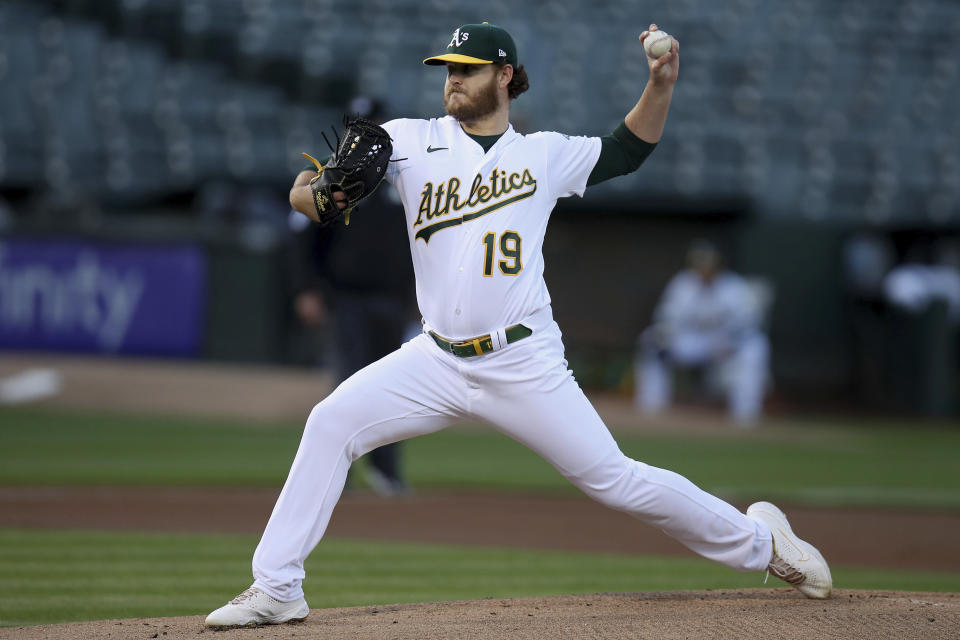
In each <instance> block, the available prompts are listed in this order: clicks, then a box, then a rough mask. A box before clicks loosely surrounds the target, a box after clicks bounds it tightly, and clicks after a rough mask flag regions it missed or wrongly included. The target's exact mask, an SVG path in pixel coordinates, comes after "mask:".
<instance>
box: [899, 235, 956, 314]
mask: <svg viewBox="0 0 960 640" xmlns="http://www.w3.org/2000/svg"><path fill="white" fill-rule="evenodd" d="M934 261H935V262H934V264H928V263H926V262H925V261H922V260H918V259H915V258H914V259H911V260H908V261H905V262H903V263H901V264H899V265H897V266H895V267H894V268H893V269H891V270H890V272H889V273H888V274H887V276H886V277H885V278H884V280H883V293H884V297H885V299H886V301H887V302H888V303H889V304H891V305H893V306H894V307H897V308H899V309H901V310H904V311H907V312H910V313H923V312H925V311H926V310H927V309H928V308H929V306H930V305H931V304H932V303H933V302H934V301H936V300H942V301H943V302H944V303H946V305H947V314H948V317H949V318H950V321H951V322H952V323H953V324H955V325H956V324H960V264H958V263H960V256H958V252H957V250H956V247H953V246H950V245H947V244H941V245H940V246H939V247H938V251H937V255H936V256H935V258H934Z"/></svg>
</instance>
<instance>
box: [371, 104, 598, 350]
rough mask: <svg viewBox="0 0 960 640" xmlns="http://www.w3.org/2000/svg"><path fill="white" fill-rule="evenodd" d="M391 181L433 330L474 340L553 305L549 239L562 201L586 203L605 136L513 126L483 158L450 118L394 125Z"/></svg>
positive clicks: (420, 297)
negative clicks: (547, 278)
mask: <svg viewBox="0 0 960 640" xmlns="http://www.w3.org/2000/svg"><path fill="white" fill-rule="evenodd" d="M384 128H385V129H386V130H387V131H388V132H389V133H390V137H391V138H393V150H394V151H393V157H394V158H397V159H400V160H398V161H396V162H391V163H390V165H389V168H388V170H387V180H388V181H390V182H391V183H392V184H393V185H394V187H396V189H397V191H398V192H399V194H400V198H401V199H402V201H403V207H404V210H405V211H406V216H407V231H408V234H409V239H410V246H411V254H412V255H413V267H414V271H415V273H416V279H417V302H418V303H419V305H420V312H421V313H422V314H423V317H424V320H425V321H426V323H427V326H428V327H429V328H431V329H433V330H434V331H436V332H437V333H439V334H440V335H442V336H445V337H448V338H469V337H472V336H477V335H482V334H486V333H489V332H491V331H494V330H496V329H500V328H503V327H506V326H510V325H513V324H516V323H518V322H521V321H522V320H523V319H524V318H526V317H528V316H530V315H531V314H533V313H534V312H535V311H537V310H539V309H542V308H544V307H546V306H547V305H548V304H549V303H550V295H549V294H548V293H547V287H546V283H545V282H544V280H543V269H544V264H543V252H542V248H543V238H544V234H545V233H546V229H547V221H548V219H549V217H550V212H551V211H552V210H553V207H554V205H555V204H556V202H557V199H558V198H562V197H564V196H570V195H573V194H576V195H579V196H582V195H583V191H584V189H585V188H586V185H587V178H588V177H589V176H590V172H591V171H592V170H593V167H594V165H596V163H597V159H598V158H599V157H600V139H599V138H590V137H582V136H567V135H564V134H560V133H553V132H540V133H534V134H531V135H521V134H519V133H517V132H516V131H514V129H513V127H512V126H510V127H509V128H508V129H507V131H506V133H504V134H503V136H501V138H500V139H499V140H498V141H497V142H496V144H494V145H493V147H491V148H490V150H489V151H487V152H486V153H484V151H483V149H482V148H481V147H480V145H479V144H478V143H477V142H476V141H474V140H473V139H471V138H470V136H468V135H467V134H466V133H464V132H463V130H462V129H461V128H460V124H459V123H458V122H457V121H456V120H455V119H454V118H452V117H450V116H446V117H444V118H435V119H431V120H392V121H390V122H388V123H386V124H385V125H384Z"/></svg>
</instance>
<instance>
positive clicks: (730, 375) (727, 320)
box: [634, 240, 770, 427]
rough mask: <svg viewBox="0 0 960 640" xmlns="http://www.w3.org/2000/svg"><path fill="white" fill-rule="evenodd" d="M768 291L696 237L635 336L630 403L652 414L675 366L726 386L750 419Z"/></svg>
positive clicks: (762, 363)
mask: <svg viewBox="0 0 960 640" xmlns="http://www.w3.org/2000/svg"><path fill="white" fill-rule="evenodd" d="M768 300H769V294H767V293H766V292H765V290H764V288H763V287H754V286H752V285H751V284H749V283H748V282H747V281H746V280H745V279H744V278H742V277H741V276H739V275H737V274H736V273H733V272H732V271H729V270H726V269H724V268H723V261H722V256H721V255H720V252H719V250H718V249H717V248H716V247H715V246H714V245H713V244H712V243H710V242H707V241H706V240H697V241H695V242H694V243H693V244H692V245H691V246H690V248H689V250H688V252H687V268H686V269H684V270H682V271H681V272H680V273H678V274H677V275H675V276H674V277H673V278H672V279H671V280H670V282H669V284H668V285H667V288H666V290H665V291H664V293H663V295H662V297H661V299H660V301H659V303H658V304H657V307H656V309H655V311H654V315H653V325H652V326H651V327H649V328H648V329H646V330H645V331H644V332H643V333H642V334H641V335H640V339H639V340H638V344H637V346H638V349H637V356H636V361H635V380H636V389H635V396H634V400H635V404H636V405H637V407H638V408H639V409H640V410H641V411H642V412H644V413H647V414H655V413H657V412H660V411H662V410H663V409H665V408H666V407H667V405H668V404H669V403H670V399H671V395H672V392H673V379H672V374H673V371H672V370H673V369H674V368H687V369H695V370H698V371H702V372H703V374H704V382H705V383H706V385H707V388H708V389H709V390H711V391H719V392H723V393H725V394H726V398H727V405H728V408H729V412H730V414H731V417H732V418H733V420H734V421H735V422H736V424H737V425H739V426H743V427H750V426H753V425H754V424H755V423H756V421H757V419H758V418H759V417H760V413H761V411H762V409H763V396H764V392H765V390H766V385H767V380H768V367H769V361H770V343H769V341H768V339H767V336H766V334H765V333H764V332H763V319H764V316H765V313H766V306H767V304H768Z"/></svg>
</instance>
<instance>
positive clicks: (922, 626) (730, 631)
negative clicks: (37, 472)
mask: <svg viewBox="0 0 960 640" xmlns="http://www.w3.org/2000/svg"><path fill="white" fill-rule="evenodd" d="M958 632H960V596H957V595H955V594H943V593H905V592H897V593H894V592H885V591H839V592H837V593H836V594H835V596H834V597H833V598H832V599H830V600H825V601H817V600H807V599H805V598H803V597H802V596H801V595H800V594H798V593H797V592H795V591H793V590H792V589H776V590H774V589H748V590H737V591H683V592H665V593H623V594H597V595H588V596H555V597H551V598H509V599H500V598H496V599H490V600H473V601H467V602H440V603H436V602H435V603H426V604H403V605H386V606H377V607H350V608H345V609H317V610H313V611H311V614H310V617H309V618H307V620H306V621H304V622H302V623H296V624H287V625H280V626H273V627H256V628H243V629H231V630H225V631H220V630H212V629H205V628H204V627H203V619H202V618H201V617H200V616H190V617H185V618H144V619H128V620H105V621H99V622H82V623H75V624H62V625H44V626H37V627H21V628H14V629H0V638H17V639H18V640H19V639H22V640H40V639H43V640H61V639H63V640H68V639H69V640H74V639H75V638H89V639H91V640H106V639H108V638H109V639H113V638H118V639H119V638H215V639H222V640H232V639H245V640H252V639H254V638H258V639H259V638H277V639H284V640H285V639H288V638H323V639H325V640H342V639H343V640H345V639H347V638H350V639H356V638H376V639H377V640H380V639H382V638H410V639H417V640H430V639H434V638H437V639H439V638H449V639H459V638H469V639H471V640H474V639H478V640H479V639H482V640H487V639H489V640H502V639H503V638H511V639H517V640H528V639H529V640H533V639H536V640H543V639H548V638H549V639H553V638H610V639H620V638H623V639H627V638H630V639H639V638H651V639H654V638H655V639H658V640H673V639H678V640H679V639H681V638H683V639H689V638H696V639H698V640H699V639H702V638H765V639H766V638H769V639H777V638H780V639H783V640H795V639H797V640H799V639H803V640H815V639H817V638H864V639H867V638H869V639H871V640H875V639H878V638H897V639H900V638H925V639H939V638H944V639H946V638H949V639H951V640H955V639H956V638H957V635H958Z"/></svg>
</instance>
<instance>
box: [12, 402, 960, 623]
mask: <svg viewBox="0 0 960 640" xmlns="http://www.w3.org/2000/svg"><path fill="white" fill-rule="evenodd" d="M613 426H614V429H615V431H616V428H615V427H616V425H613ZM300 428H301V425H299V424H277V425H263V424H258V423H243V424H241V423H237V422H228V421H216V420H188V419H183V418H170V417H163V418H160V417H143V416H140V417H137V416H118V415H112V414H94V413H65V412H56V411H49V410H37V409H10V408H4V409H0V486H4V485H5V486H16V485H24V486H26V485H32V486H37V485H126V486H129V485H141V486H145V485H153V486H157V485H161V486H162V485H176V486H184V485H207V486H214V485H216V486H224V485H227V486H268V487H278V486H280V484H281V483H282V481H283V478H284V477H285V475H286V471H287V468H288V467H289V464H290V461H291V460H292V457H293V454H294V452H295V450H296V447H297V442H298V440H299V431H300ZM618 440H619V441H620V443H621V446H622V448H623V449H624V451H625V452H627V453H628V454H629V455H631V456H633V457H635V458H637V459H640V460H644V461H646V462H649V463H651V464H654V465H657V466H661V467H666V468H670V469H673V470H675V471H678V472H680V473H683V474H684V475H687V476H688V477H690V478H691V479H692V480H694V481H695V482H697V483H698V484H700V485H701V486H704V487H705V488H707V489H708V490H711V491H713V492H715V493H719V494H721V495H723V496H725V497H727V498H730V499H739V498H742V499H747V498H750V497H754V496H758V495H762V496H764V497H770V498H774V499H779V500H783V501H785V502H790V503H794V504H796V503H801V502H802V503H806V504H811V505H872V506H879V507H888V508H911V509H916V508H934V509H947V510H956V509H960V471H958V470H957V465H956V461H955V457H956V452H957V451H960V428H957V425H941V426H936V427H935V426H929V425H928V426H917V425H912V424H897V423H895V422H887V423H884V424H843V423H840V422H835V423H829V422H824V421H817V422H809V423H807V422H796V423H792V424H780V425H775V426H774V427H773V428H771V429H764V430H761V431H758V432H754V433H731V432H730V431H728V430H723V429H718V430H717V433H716V434H713V433H709V432H706V433H704V432H697V434H696V435H691V433H690V432H679V433H676V434H673V433H669V432H662V431H661V432H657V433H656V434H643V433H635V432H634V433H622V434H618ZM405 451H406V452H405V462H406V465H407V468H408V469H409V477H410V479H411V481H412V483H413V484H414V485H415V486H417V487H421V488H428V487H431V488H441V487H444V488H478V489H494V490H495V489H506V488H509V489H511V490H514V491H516V490H520V491H527V492H556V491H575V490H574V489H573V488H572V487H570V486H569V485H568V484H567V483H566V481H565V480H564V479H563V478H562V477H561V476H560V475H559V474H558V473H557V472H556V471H554V470H553V469H552V468H550V467H549V465H547V464H546V463H545V462H543V461H542V460H540V459H539V458H538V457H536V456H535V455H534V454H532V453H530V452H529V451H527V450H526V449H524V448H523V447H521V446H520V445H517V444H516V443H513V442H512V441H510V440H508V439H507V438H505V437H503V436H501V435H499V434H497V433H496V432H494V431H492V430H490V429H481V428H472V427H458V428H454V429H450V430H448V431H446V432H443V433H439V434H435V435H431V436H426V437H423V438H418V439H415V440H412V441H410V442H408V443H407V445H406V450H405ZM255 544H256V539H255V538H254V537H251V536H239V535H232V536H228V535H207V534H203V535H201V534H159V533H148V532H144V533H130V532H90V531H13V530H6V531H3V530H0V626H10V625H24V624H41V623H49V622H62V621H71V620H87V619H101V618H117V617H156V616H167V615H199V614H203V613H206V612H208V611H209V610H210V609H212V608H213V607H216V606H218V605H220V604H222V603H223V602H224V601H225V600H226V599H228V598H229V597H231V596H232V595H234V594H235V593H236V592H238V591H240V590H241V589H243V588H245V587H246V586H247V585H248V584H249V581H250V569H249V565H250V555H251V553H252V551H253V548H254V546H255ZM308 576H309V580H308V582H307V584H306V585H305V588H306V590H307V596H308V601H309V602H310V603H311V605H312V606H314V607H332V606H346V605H362V604H386V603H393V602H418V601H432V600H455V599H473V598H482V597H490V596H496V597H504V596H519V595H547V594H555V593H593V592H610V591H648V590H675V589H694V588H698V589H703V588H739V587H759V586H761V578H760V577H759V576H758V575H757V574H751V575H740V574H736V573H734V572H732V571H730V570H728V569H725V568H723V567H720V566H717V565H714V564H712V563H709V562H707V561H705V560H702V559H699V558H696V557H690V558H654V557H638V556H625V555H611V554H588V553H571V552H548V551H524V550H515V549H511V550H505V549H485V548H474V547H469V548H468V547H446V546H439V545H417V544H405V543H404V544H401V543H376V542H354V541H346V540H327V541H325V542H324V544H323V545H321V546H320V547H319V548H318V549H317V551H316V552H315V553H314V554H313V555H312V556H311V558H310V560H309V563H308ZM834 577H835V580H836V583H837V584H838V585H840V586H842V587H843V588H871V589H874V588H876V589H907V590H929V591H960V574H955V573H935V572H924V571H902V570H897V571H894V570H875V569H860V568H852V567H835V568H834ZM778 586H779V585H778Z"/></svg>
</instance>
